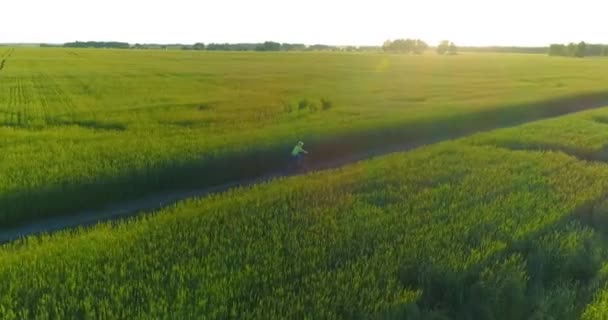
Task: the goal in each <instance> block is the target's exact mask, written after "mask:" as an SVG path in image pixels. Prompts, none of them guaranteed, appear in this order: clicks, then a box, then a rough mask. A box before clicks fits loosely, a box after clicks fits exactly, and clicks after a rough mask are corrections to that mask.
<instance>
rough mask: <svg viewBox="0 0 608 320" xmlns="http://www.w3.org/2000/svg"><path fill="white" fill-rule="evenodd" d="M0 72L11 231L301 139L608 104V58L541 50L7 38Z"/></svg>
mask: <svg viewBox="0 0 608 320" xmlns="http://www.w3.org/2000/svg"><path fill="white" fill-rule="evenodd" d="M0 66H1V67H0V148H1V150H2V152H0V208H2V211H1V213H0V226H2V227H4V226H8V225H12V224H19V223H23V222H26V221H29V220H32V219H37V218H41V217H45V216H51V215H59V214H65V213H70V212H72V211H76V210H79V209H83V208H90V207H94V206H97V205H102V204H106V203H109V202H113V201H117V200H120V199H125V198H132V197H135V196H138V195H142V194H146V193H150V192H152V191H162V190H163V189H174V188H187V187H191V186H204V185H207V184H212V183H216V182H220V181H224V180H227V179H233V178H236V177H241V176H244V175H247V174H251V173H252V172H251V170H254V171H255V170H257V169H259V168H260V167H263V165H266V167H270V168H272V167H273V166H275V165H277V164H280V163H281V161H283V159H284V158H283V156H284V154H286V153H287V152H288V150H289V148H290V147H291V145H292V144H293V143H294V141H297V140H304V141H306V142H307V146H310V148H313V150H314V148H315V146H318V145H320V144H322V143H323V142H324V141H327V140H331V139H334V138H336V137H351V136H355V137H356V139H351V140H345V141H351V142H352V141H355V142H357V141H362V140H363V139H361V138H362V137H369V141H367V142H368V144H361V147H360V148H367V147H368V146H369V145H372V144H375V145H378V144H379V143H381V142H384V141H386V137H385V136H383V135H381V134H377V133H382V132H385V131H386V130H392V131H390V132H391V133H392V134H393V136H396V137H403V138H404V139H406V140H407V139H420V138H421V137H427V136H433V135H446V133H449V132H451V131H450V130H452V129H454V130H456V131H458V130H459V128H471V127H475V126H482V127H483V126H486V127H492V126H495V125H497V124H500V123H501V122H504V121H507V122H508V120H509V119H511V118H512V119H519V120H526V119H533V118H535V117H536V116H537V115H538V114H539V113H541V111H539V109H550V108H551V107H552V106H553V105H551V104H539V103H538V102H539V101H545V100H547V99H558V98H563V97H572V96H577V95H580V94H591V93H593V94H595V96H594V97H595V98H608V94H607V93H606V91H605V87H606V83H607V82H608V65H607V64H606V63H605V61H604V60H602V59H586V60H582V59H580V60H579V59H565V58H564V59H563V58H550V57H546V56H540V55H539V56H529V55H492V54H485V55H466V54H463V55H460V56H455V57H440V56H434V55H422V56H402V55H384V54H346V53H344V54H337V53H253V52H248V53H238V52H232V53H228V52H195V51H187V52H186V51H185V52H181V51H166V52H165V51H134V50H133V51H130V50H122V51H121V50H88V49H49V48H44V49H42V48H40V49H37V48H15V49H12V48H0ZM573 101H575V100H573ZM545 112H546V110H545ZM394 134H396V135H394ZM349 143H350V142H349ZM347 147H348V148H351V149H353V148H355V149H356V148H357V144H354V145H349V146H347ZM260 153H262V154H265V155H267V158H266V159H264V160H265V161H262V162H260V163H261V164H263V165H261V164H260V163H254V164H251V165H243V166H241V170H233V169H234V167H222V164H225V163H229V162H227V161H226V160H227V159H233V158H235V159H241V160H242V159H249V156H250V155H254V154H260ZM239 163H241V162H239Z"/></svg>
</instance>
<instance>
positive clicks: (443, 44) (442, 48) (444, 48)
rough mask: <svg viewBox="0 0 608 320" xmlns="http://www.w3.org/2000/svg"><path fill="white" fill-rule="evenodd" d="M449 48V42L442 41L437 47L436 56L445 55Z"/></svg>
mask: <svg viewBox="0 0 608 320" xmlns="http://www.w3.org/2000/svg"><path fill="white" fill-rule="evenodd" d="M449 48H450V41H449V40H443V41H441V42H440V43H439V45H438V46H437V53H438V54H446V53H447V52H448V49H449Z"/></svg>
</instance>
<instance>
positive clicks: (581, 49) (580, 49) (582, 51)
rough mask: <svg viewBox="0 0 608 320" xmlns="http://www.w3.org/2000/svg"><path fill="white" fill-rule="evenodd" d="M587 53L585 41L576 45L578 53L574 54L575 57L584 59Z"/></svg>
mask: <svg viewBox="0 0 608 320" xmlns="http://www.w3.org/2000/svg"><path fill="white" fill-rule="evenodd" d="M586 51H587V44H586V43H585V42H584V41H581V42H579V44H577V45H576V51H575V53H574V56H575V57H578V58H582V57H584V56H585V54H586Z"/></svg>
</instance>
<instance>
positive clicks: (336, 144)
mask: <svg viewBox="0 0 608 320" xmlns="http://www.w3.org/2000/svg"><path fill="white" fill-rule="evenodd" d="M546 104H552V105H553V106H554V108H550V109H545V111H544V112H537V113H534V114H531V115H530V116H527V117H526V118H520V119H510V120H508V121H501V120H500V119H499V120H496V117H497V116H498V115H497V116H494V118H493V119H492V120H491V121H487V122H485V121H483V122H482V123H479V121H482V120H479V121H478V122H477V123H475V125H472V126H471V127H470V128H468V129H464V130H463V129H459V130H456V131H450V130H445V134H443V135H435V136H432V137H422V138H416V137H413V138H412V137H402V136H401V137H400V136H398V135H394V136H387V137H386V139H384V143H383V144H382V145H378V144H377V141H378V139H377V138H376V139H372V140H370V141H367V142H365V141H358V140H357V138H356V137H354V138H352V139H346V140H339V139H336V140H335V141H330V142H327V143H324V144H323V145H308V146H307V149H309V151H310V152H311V154H310V156H308V159H307V161H308V165H307V170H305V171H306V172H310V171H318V170H326V169H331V168H338V167H341V166H344V165H347V164H350V163H354V162H357V161H361V160H365V159H370V158H373V157H377V156H382V155H386V154H389V153H393V152H403V151H408V150H412V149H414V148H417V147H421V146H423V145H428V144H433V143H437V142H441V141H445V140H450V139H455V138H461V137H465V136H468V135H472V134H475V133H479V132H482V131H490V130H493V129H499V128H505V127H511V126H516V125H520V124H523V123H527V122H532V121H536V120H541V119H547V118H552V117H557V116H561V115H566V114H570V113H575V112H579V111H583V110H589V109H595V108H600V107H603V106H606V105H608V99H607V98H605V97H602V96H598V97H587V98H581V99H579V100H577V99H572V98H570V99H564V100H554V101H548V102H546ZM480 119H483V117H481V118H480ZM371 141H376V143H375V144H374V145H373V146H370V145H366V143H367V144H369V143H370V142H371ZM359 142H360V143H359ZM362 145H363V146H364V147H365V148H362V147H361V146H362ZM363 150H364V151H363ZM256 160H257V161H260V159H256ZM262 160H263V159H262ZM585 160H587V159H585ZM243 165H255V164H252V163H248V164H243ZM302 173H304V172H300V173H298V174H302ZM291 175H295V174H294V173H290V172H287V171H286V170H284V169H282V168H279V169H275V170H273V171H270V172H265V173H261V174H260V175H259V176H257V177H254V178H250V179H246V180H241V181H232V182H228V183H224V184H220V185H217V186H213V187H205V188H199V189H189V190H176V191H173V192H168V193H157V194H151V195H148V196H146V197H142V198H139V199H134V200H130V201H125V202H120V203H114V204H109V205H107V206H105V207H104V208H101V209H96V210H85V211H82V212H80V213H77V214H72V215H69V216H65V217H58V218H50V219H45V220H40V221H36V222H34V223H31V224H28V225H24V226H19V227H14V228H6V229H0V243H6V242H10V241H14V240H17V239H19V238H22V237H26V236H30V235H35V234H40V233H50V232H54V231H58V230H63V229H68V228H75V227H80V226H88V225H93V224H96V223H99V222H103V221H109V220H114V219H119V218H125V217H129V216H133V215H135V214H138V213H140V212H147V211H153V210H157V209H160V208H163V207H167V206H171V205H173V204H175V203H177V202H179V201H181V200H184V199H188V198H194V197H203V196H206V195H209V194H212V193H219V192H222V191H226V190H228V189H231V188H235V187H238V186H248V185H253V184H257V183H261V182H264V181H268V180H271V179H273V178H278V177H286V176H291Z"/></svg>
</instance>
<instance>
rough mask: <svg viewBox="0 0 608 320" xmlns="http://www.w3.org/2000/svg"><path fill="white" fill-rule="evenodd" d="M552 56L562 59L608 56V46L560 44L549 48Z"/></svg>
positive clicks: (582, 43) (581, 43) (583, 43)
mask: <svg viewBox="0 0 608 320" xmlns="http://www.w3.org/2000/svg"><path fill="white" fill-rule="evenodd" d="M549 55H550V56H562V57H578V58H582V57H586V56H608V45H605V44H588V43H585V42H584V41H581V42H579V43H573V42H571V43H568V44H559V43H554V44H552V45H551V46H549Z"/></svg>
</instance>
